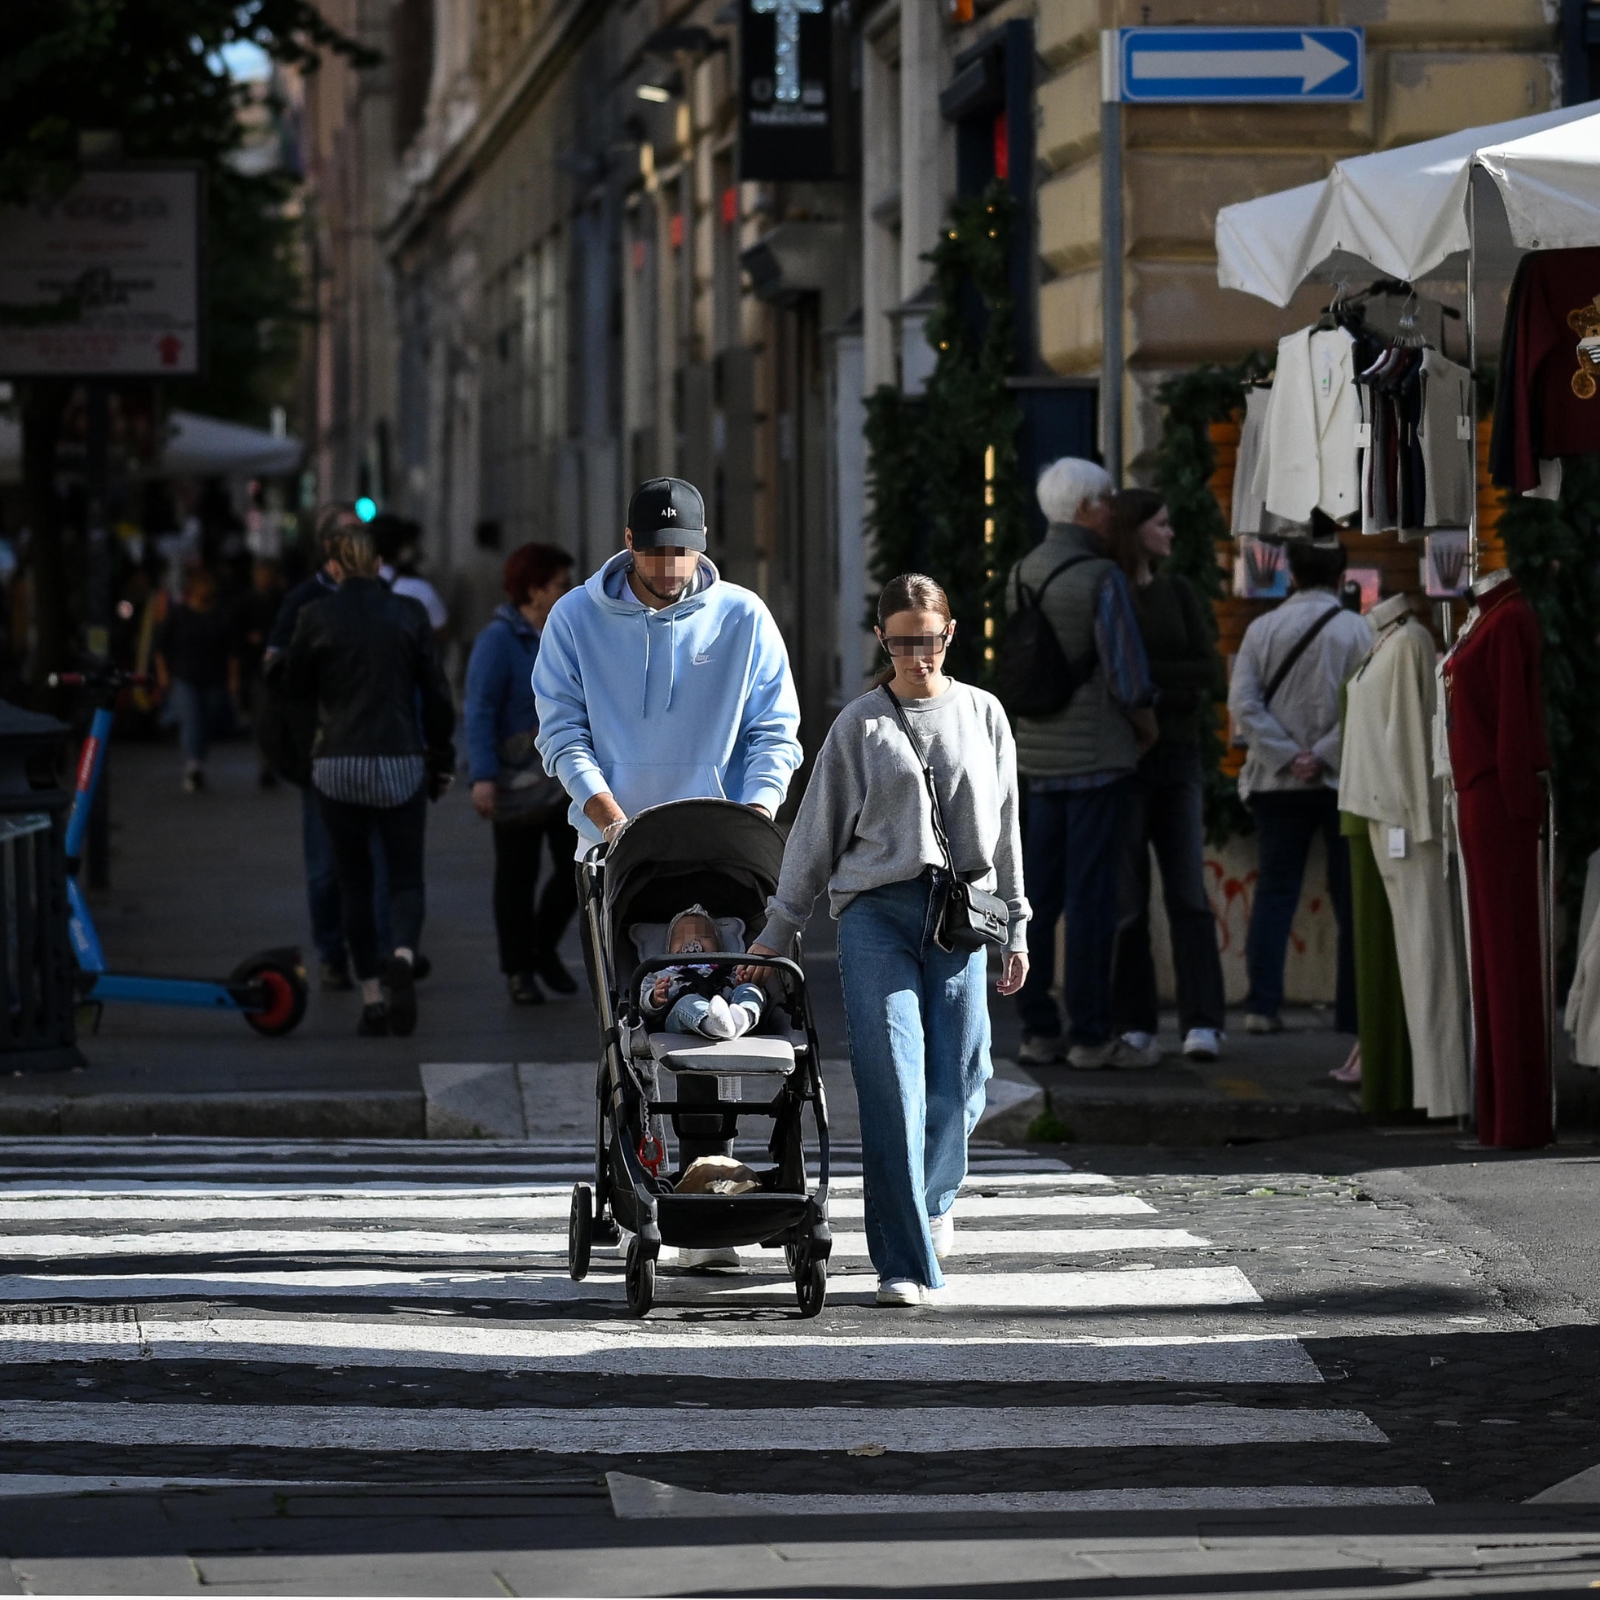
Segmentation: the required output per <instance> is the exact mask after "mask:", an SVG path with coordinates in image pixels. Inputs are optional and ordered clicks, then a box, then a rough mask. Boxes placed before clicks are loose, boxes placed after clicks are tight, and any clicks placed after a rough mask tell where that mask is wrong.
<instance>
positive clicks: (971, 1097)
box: [750, 573, 1028, 1306]
mask: <svg viewBox="0 0 1600 1600" xmlns="http://www.w3.org/2000/svg"><path fill="white" fill-rule="evenodd" d="M953 631H954V624H953V623H952V621H951V619H950V603H949V601H948V600H947V599H946V598H945V593H944V590H943V589H941V588H940V587H939V585H938V584H936V583H935V582H934V581H933V579H932V578H926V577H923V576H921V575H920V574H916V573H913V574H909V575H907V576H905V577H900V578H896V579H894V580H893V581H892V582H891V583H889V584H888V585H886V587H885V588H884V591H883V594H882V596H881V597H880V598H879V601H878V637H879V639H880V640H881V641H882V642H883V644H884V646H885V648H886V649H887V650H888V651H889V653H890V658H891V660H892V661H893V663H894V672H893V675H892V676H891V677H890V678H889V680H888V683H887V686H882V685H880V686H879V687H878V688H876V689H874V690H873V691H872V692H871V693H869V694H864V695H862V696H861V698H860V699H859V700H855V701H853V702H852V703H851V704H850V705H847V706H846V707H845V708H844V709H843V710H842V711H841V712H840V713H839V715H838V717H837V718H836V719H835V721H834V724H833V727H832V728H830V729H829V731H828V737H827V739H826V740H825V741H824V743H823V746H822V750H821V753H820V754H819V755H818V756H817V764H816V767H815V770H814V771H813V772H812V774H811V782H810V784H809V785H808V786H807V789H806V795H805V799H804V800H803V801H802V802H801V805H800V812H799V815H798V816H797V817H796V818H795V824H794V828H793V830H792V831H791V832H790V834H789V843H788V847H787V849H786V850H785V851H784V857H783V874H782V877H781V879H780V881H779V883H778V892H777V894H775V895H774V896H773V897H772V899H771V900H770V901H769V902H768V903H767V925H766V927H765V929H764V930H763V931H762V934H761V937H760V939H759V940H757V941H756V943H754V944H753V945H751V947H750V948H751V950H752V951H753V952H754V953H756V954H764V955H775V954H777V953H779V952H780V951H784V950H788V949H789V948H791V946H792V942H793V940H794V938H795V936H796V935H797V934H798V933H799V932H800V931H801V929H802V928H804V926H805V924H806V920H807V919H808V918H809V917H810V915H811V908H812V906H813V905H814V904H815V902H816V898H817V896H818V895H819V894H820V893H821V892H822V890H823V889H824V888H826V889H827V891H828V901H829V909H830V910H831V911H832V914H833V916H834V918H835V920H836V921H837V922H838V924H839V972H840V976H841V978H842V980H843V985H844V1002H845V1017H846V1021H847V1023H848V1026H849V1034H850V1068H851V1072H852V1074H853V1075H854V1077H855V1083H856V1098H857V1101H858V1103H859V1105H860V1110H861V1158H862V1169H863V1172H864V1174H865V1186H866V1207H865V1210H866V1232H867V1248H868V1250H869V1252H870V1253H871V1256H872V1264H873V1266H874V1267H876V1268H877V1270H878V1303H879V1304H880V1305H902V1306H903V1305H920V1304H921V1303H922V1302H923V1301H924V1300H925V1299H926V1297H927V1294H928V1292H929V1291H931V1290H936V1289H939V1288H942V1287H943V1285H944V1278H943V1276H942V1275H941V1273H940V1271H939V1259H938V1258H939V1257H941V1256H943V1255H945V1254H946V1253H947V1252H948V1250H949V1249H950V1245H951V1242H952V1239H953V1236H954V1231H955V1225H954V1219H953V1217H952V1215H951V1208H952V1206H953V1205H954V1204H955V1198H956V1192H957V1191H958V1190H959V1189H960V1187H961V1184H962V1180H963V1179H964V1178H965V1177H966V1174H967V1136H968V1134H969V1133H970V1132H971V1131H972V1129H973V1127H974V1125H975V1124H976V1123H977V1120H978V1118H979V1116H980V1115H982V1112H983V1102H984V1084H985V1083H986V1082H987V1080H988V1078H989V1076H990V1073H991V1071H992V1068H991V1067H990V1064H989V1008H988V1002H987V999H986V997H985V995H984V978H985V974H986V971H987V967H988V961H987V953H986V952H985V951H981V950H978V951H965V950H955V951H947V950H942V949H940V947H939V946H938V944H936V943H935V941H934V931H935V929H936V927H937V925H938V920H939V913H940V910H941V909H942V907H943V904H944V897H945V890H946V887H947V886H948V883H949V873H948V871H947V870H946V858H945V854H944V851H943V850H942V849H941V848H940V846H939V841H938V837H937V835H936V834H935V832H934V826H933V808H932V805H931V803H930V801H929V797H928V791H927V786H926V782H925V780H924V778H923V769H922V761H923V760H926V761H927V763H928V765H929V766H930V767H931V768H932V769H933V774H934V782H935V784H936V785H937V786H938V791H939V803H940V809H941V811H942V812H943V815H944V822H945V828H946V831H947V832H948V834H949V839H950V851H951V855H952V857H953V859H954V866H955V871H956V873H957V875H958V876H959V877H961V878H962V879H963V880H965V881H967V882H969V883H972V884H974V885H975V886H976V887H978V888H981V889H988V890H990V891H991V892H993V893H996V894H998V895H1000V896H1001V898H1002V899H1004V900H1005V902H1006V904H1007V906H1008V907H1009V908H1010V912H1011V922H1010V928H1009V931H1008V938H1007V944H1006V951H1005V963H1004V972H1003V974H1002V976H1001V979H1000V981H999V983H998V985H997V988H998V989H999V992H1000V993H1001V994H1014V993H1016V991H1017V990H1018V989H1020V988H1021V987H1022V981H1023V979H1024V978H1025V977H1026V976H1027V972H1028V957H1027V922H1028V902H1027V900H1026V899H1024V898H1023V892H1022V847H1021V842H1020V835H1019V832H1018V824H1017V760H1016V749H1015V746H1014V745H1013V743H1012V739H1011V727H1010V724H1009V723H1008V722H1007V721H1006V715H1005V712H1004V711H1002V710H1001V708H1000V702H999V701H998V700H996V699H995V698H994V696H993V695H990V694H985V693H984V691H983V690H981V689H975V688H973V687H972V686H971V685H970V684H965V683H956V682H954V681H952V680H951V679H949V678H947V677H946V676H945V675H944V670H943V669H944V656H945V650H946V648H947V647H948V645H949V642H950V637H951V634H952V632H953ZM891 694H892V695H893V699H891ZM895 700H898V702H899V710H898V713H897V711H896V706H895ZM902 715H903V717H904V723H905V724H906V725H909V729H910V736H909V738H908V736H907V731H906V726H903V725H902V721H901V717H902ZM913 739H914V740H915V741H916V745H917V747H918V749H919V750H920V758H919V754H918V749H913V748H912V743H911V741H912V740H913Z"/></svg>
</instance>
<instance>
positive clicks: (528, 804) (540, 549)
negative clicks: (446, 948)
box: [465, 544, 578, 1006]
mask: <svg viewBox="0 0 1600 1600" xmlns="http://www.w3.org/2000/svg"><path fill="white" fill-rule="evenodd" d="M571 587H572V557H571V556H570V555H568V554H567V552H566V551H565V550H560V549H558V548H557V547H556V546H555V545H549V544H525V545H523V546H522V547H521V548H520V549H517V550H513V551H512V552H511V555H510V556H509V557H508V558H507V560H506V566H505V590H506V595H507V599H506V602H505V604H504V605H502V606H501V607H500V608H499V610H498V611H496V612H495V614H494V616H493V617H492V618H491V619H490V622H489V625H488V627H486V628H485V629H484V630H483V632H482V633H480V634H479V635H478V638H477V642H476V643H475V644H474V645H473V647H472V658H471V660H470V661H469V662H468V663H467V692H466V708H465V709H466V717H465V720H466V729H467V761H468V768H469V773H470V776H471V780H472V804H473V807H474V809H475V810H476V811H477V813H478V815H479V816H480V817H483V818H485V819H486V820H488V821H489V822H492V823H493V824H494V928H495V935H496V938H497V939H498V941H499V945H500V970H501V972H503V973H504V974H505V977H506V985H507V987H508V989H509V990H510V993H511V998H512V1000H513V1001H514V1002H515V1003H516V1004H517V1005H519V1006H536V1005H541V1004H543V1002H544V989H541V988H540V986H539V984H540V980H541V979H543V981H544V987H545V988H547V989H549V990H550V991H551V992H552V993H555V994H561V995H566V994H573V993H575V992H576V990H577V987H578V986H577V983H576V982H575V981H574V979H573V977H572V974H571V973H570V972H568V971H567V969H566V967H565V966H563V965H562V962H561V957H560V956H559V955H558V954H557V951H556V947H557V945H558V944H559V943H560V940H561V935H562V933H563V932H564V931H565V930H566V926H567V923H568V922H570V921H571V920H572V913H573V912H574V911H575V910H576V909H577V905H578V891H577V883H576V880H575V878H574V876H573V871H572V864H571V863H572V856H573V853H574V851H575V850H576V848H577V842H578V841H577V836H576V835H575V834H574V833H573V831H572V825H571V824H570V823H569V822H568V821H567V797H566V793H565V791H564V790H563V789H562V787H561V785H560V783H559V782H557V781H556V780H555V779H554V778H551V777H548V776H546V774H545V769H544V767H543V766H542V765H541V764H540V761H539V755H538V751H537V750H536V749H535V748H534V741H535V737H536V735H537V734H538V731H539V713H538V710H537V707H536V706H535V703H534V697H533V668H534V663H535V662H536V661H537V660H538V659H539V640H540V636H541V635H542V633H543V631H544V627H545V623H546V622H547V620H548V619H549V616H550V608H551V607H552V606H554V605H555V603H556V601H558V600H559V599H560V598H561V597H562V595H564V594H565V593H566V592H567V591H568V590H569V589H570V588H571ZM546 840H548V841H549V845H550V864H551V872H550V876H549V878H548V879H547V880H546V882H545V886H544V893H543V894H542V895H537V890H538V887H539V868H540V865H541V858H542V856H543V854H544V844H545V841H546ZM536 895H537V899H536V898H535V897H536Z"/></svg>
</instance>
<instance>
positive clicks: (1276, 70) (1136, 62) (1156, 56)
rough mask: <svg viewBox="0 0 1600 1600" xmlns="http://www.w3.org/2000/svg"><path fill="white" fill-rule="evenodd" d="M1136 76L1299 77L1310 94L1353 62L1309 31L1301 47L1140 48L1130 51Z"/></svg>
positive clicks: (1301, 37)
mask: <svg viewBox="0 0 1600 1600" xmlns="http://www.w3.org/2000/svg"><path fill="white" fill-rule="evenodd" d="M1129 55H1130V59H1129V66H1130V67H1131V68H1132V72H1133V76H1134V77H1135V78H1154V79H1162V78H1165V79H1168V80H1171V79H1174V78H1186V79H1194V78H1299V79H1300V80H1301V85H1300V88H1301V93H1302V94H1309V93H1310V92H1311V90H1313V89H1315V88H1316V87H1317V86H1318V85H1319V84H1323V83H1326V82H1327V81H1328V79H1329V78H1331V77H1333V76H1334V75H1335V74H1336V73H1340V72H1343V71H1344V69H1345V68H1346V67H1348V66H1349V65H1350V62H1349V60H1348V58H1347V57H1345V56H1342V55H1340V54H1339V53H1338V51H1336V50H1330V49H1329V48H1328V47H1327V45H1325V44H1323V43H1321V42H1320V41H1319V40H1317V39H1313V38H1312V37H1311V35H1310V34H1308V33H1302V34H1301V35H1300V48H1299V49H1298V50H1139V49H1134V50H1132V51H1131V52H1130V53H1129Z"/></svg>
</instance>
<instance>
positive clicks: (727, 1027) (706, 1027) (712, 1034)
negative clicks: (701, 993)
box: [700, 994, 739, 1039]
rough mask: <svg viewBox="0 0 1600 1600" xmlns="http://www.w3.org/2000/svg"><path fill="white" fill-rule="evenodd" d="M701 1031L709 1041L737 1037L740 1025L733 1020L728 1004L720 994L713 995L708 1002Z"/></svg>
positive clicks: (701, 1023)
mask: <svg viewBox="0 0 1600 1600" xmlns="http://www.w3.org/2000/svg"><path fill="white" fill-rule="evenodd" d="M700 1031H701V1033H703V1034H704V1035H705V1036H706V1037H707V1038H708V1039H732V1038H735V1037H737V1035H738V1033H739V1025H738V1023H736V1022H735V1021H734V1020H733V1012H732V1011H731V1010H730V1009H729V1008H728V1002H727V1001H726V1000H724V999H723V998H722V996H721V995H720V994H714V995H712V996H711V998H710V999H709V1000H708V1001H707V1002H706V1014H705V1015H704V1016H703V1017H702V1018H701V1019H700Z"/></svg>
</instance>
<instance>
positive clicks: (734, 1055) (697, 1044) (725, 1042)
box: [650, 1033, 794, 1077]
mask: <svg viewBox="0 0 1600 1600" xmlns="http://www.w3.org/2000/svg"><path fill="white" fill-rule="evenodd" d="M650 1053H651V1055H652V1056H654V1057H655V1059H656V1060H657V1061H659V1062H660V1063H661V1065H662V1066H664V1067H665V1068H666V1069H667V1071H668V1072H709V1073H714V1074H716V1075H717V1076H719V1077H744V1076H750V1077H759V1076H761V1075H763V1074H765V1075H768V1076H773V1077H786V1076H787V1075H788V1074H789V1073H791V1072H793V1071H794V1046H793V1045H792V1044H790V1043H789V1041H788V1040H787V1039H775V1038H771V1037H768V1036H766V1035H763V1034H748V1033H747V1034H746V1035H745V1036H744V1037H743V1038H742V1039H703V1038H701V1037H700V1035H699V1034H695V1033H652V1034H651V1035H650Z"/></svg>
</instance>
